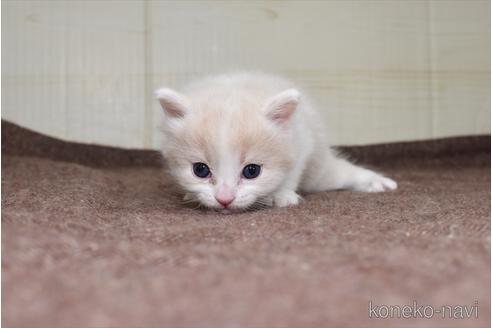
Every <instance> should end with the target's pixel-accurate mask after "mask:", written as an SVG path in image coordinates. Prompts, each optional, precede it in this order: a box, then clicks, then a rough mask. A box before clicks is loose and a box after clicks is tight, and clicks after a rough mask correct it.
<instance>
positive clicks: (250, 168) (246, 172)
mask: <svg viewBox="0 0 492 328" xmlns="http://www.w3.org/2000/svg"><path fill="white" fill-rule="evenodd" d="M260 172H261V166H259V165H257V164H248V165H246V166H245V167H244V169H243V177H245V178H246V179H254V178H256V177H257V176H259V175H260Z"/></svg>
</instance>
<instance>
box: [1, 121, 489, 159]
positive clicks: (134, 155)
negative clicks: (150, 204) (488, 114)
mask: <svg viewBox="0 0 492 328" xmlns="http://www.w3.org/2000/svg"><path fill="white" fill-rule="evenodd" d="M337 149H338V150H339V151H341V152H342V153H343V154H344V155H346V156H347V157H348V158H350V159H352V160H355V161H356V162H358V163H363V164H367V165H378V166H384V167H393V166H394V167H396V166H401V165H406V164H409V165H410V164H411V165H415V163H416V162H417V163H421V164H422V165H429V164H431V165H439V164H447V165H478V166H490V135H480V136H466V137H453V138H444V139H433V140H426V141H412V142H396V143H386V144H377V145H370V146H344V147H337ZM2 155H14V156H28V157H38V158H45V159H52V160H57V161H65V162H72V163H77V164H81V165H86V166H91V167H128V166H144V167H159V166H161V165H162V158H161V156H160V154H159V152H157V151H153V150H137V149H121V148H116V147H108V146H99V145H91V144H82V143H77V142H68V141H62V140H59V139H56V138H53V137H49V136H46V135H43V134H40V133H37V132H34V131H31V130H29V129H26V128H23V127H20V126H18V125H16V124H14V123H11V122H8V121H5V120H2Z"/></svg>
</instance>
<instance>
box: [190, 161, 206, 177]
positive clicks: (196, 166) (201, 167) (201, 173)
mask: <svg viewBox="0 0 492 328" xmlns="http://www.w3.org/2000/svg"><path fill="white" fill-rule="evenodd" d="M193 173H195V175H196V176H197V177H199V178H206V177H208V176H209V175H210V169H209V168H208V166H207V164H204V163H193Z"/></svg>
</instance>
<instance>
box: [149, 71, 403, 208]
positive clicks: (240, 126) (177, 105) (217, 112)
mask: <svg viewBox="0 0 492 328" xmlns="http://www.w3.org/2000/svg"><path fill="white" fill-rule="evenodd" d="M156 97H157V98H158V99H159V101H160V104H161V106H162V107H163V109H164V113H165V117H164V121H163V124H162V131H163V134H164V139H163V143H162V154H163V156H164V158H165V159H166V162H167V167H168V169H169V172H170V173H171V175H172V176H173V177H174V178H175V180H176V181H177V182H178V184H179V185H180V186H181V187H182V188H183V189H184V190H185V191H186V199H188V200H195V201H197V202H199V203H201V204H202V205H205V206H207V207H209V208H215V209H223V208H225V206H224V205H222V204H221V203H220V202H219V201H220V200H221V199H224V197H225V198H227V199H228V200H229V201H230V204H228V205H227V208H228V209H232V210H243V209H248V208H251V207H254V206H255V205H275V206H279V207H284V206H291V205H297V204H298V203H299V201H300V199H301V198H300V196H299V195H298V192H316V191H323V190H334V189H351V190H357V191H365V192H380V191H385V190H394V189H396V187H397V185H396V182H394V181H393V180H391V179H389V178H386V177H384V176H382V175H380V174H378V173H375V172H373V171H370V170H368V169H365V168H362V167H359V166H355V165H354V164H352V163H350V162H348V161H347V160H345V159H343V158H341V157H338V156H337V155H336V153H335V152H334V151H333V150H332V149H331V148H330V147H329V145H328V143H327V140H326V136H325V134H324V131H325V128H324V127H323V126H321V125H320V123H319V122H320V119H319V118H318V117H317V114H316V112H315V110H314V108H313V107H312V106H311V105H310V103H309V101H308V99H307V98H306V97H305V96H304V95H301V94H300V92H299V91H298V90H297V89H295V88H294V86H293V85H292V83H291V82H290V81H287V80H285V79H282V78H279V77H275V76H271V75H266V74H259V73H254V74H252V73H240V74H231V75H220V76H215V77H209V78H205V79H203V80H200V81H198V82H195V83H192V84H191V85H189V86H188V87H187V88H186V89H185V90H183V92H182V93H178V92H176V91H173V90H171V89H167V88H162V89H159V90H157V91H156ZM193 163H205V164H207V165H208V167H209V168H210V171H211V174H210V175H209V176H208V177H206V178H199V177H197V176H196V175H195V174H194V172H193ZM248 164H257V165H260V166H261V173H260V175H259V176H258V177H256V178H254V179H246V178H244V177H243V176H242V170H243V168H244V167H245V166H246V165H248Z"/></svg>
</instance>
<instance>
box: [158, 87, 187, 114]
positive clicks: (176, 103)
mask: <svg viewBox="0 0 492 328" xmlns="http://www.w3.org/2000/svg"><path fill="white" fill-rule="evenodd" d="M154 95H155V97H156V98H157V99H159V103H160V104H161V107H162V109H164V112H165V113H166V114H167V115H169V116H170V117H172V118H178V117H183V116H185V114H186V112H187V111H188V107H189V106H188V100H187V99H186V98H185V96H183V95H181V94H179V93H177V92H176V91H174V90H171V89H168V88H161V89H158V90H156V91H155V92H154Z"/></svg>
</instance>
